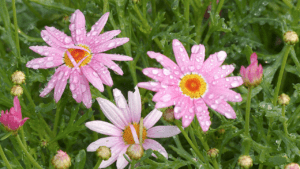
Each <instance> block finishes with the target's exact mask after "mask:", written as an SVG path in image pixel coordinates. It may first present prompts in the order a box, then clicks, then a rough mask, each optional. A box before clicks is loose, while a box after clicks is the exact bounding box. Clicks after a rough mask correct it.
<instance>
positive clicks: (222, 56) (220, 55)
mask: <svg viewBox="0 0 300 169" xmlns="http://www.w3.org/2000/svg"><path fill="white" fill-rule="evenodd" d="M217 57H218V61H224V60H225V58H226V57H227V54H226V52H225V51H220V52H219V53H218V56H217Z"/></svg>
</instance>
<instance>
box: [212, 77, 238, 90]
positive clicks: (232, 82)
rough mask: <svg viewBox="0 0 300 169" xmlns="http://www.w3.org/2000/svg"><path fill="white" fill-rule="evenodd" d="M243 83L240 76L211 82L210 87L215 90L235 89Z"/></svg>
mask: <svg viewBox="0 0 300 169" xmlns="http://www.w3.org/2000/svg"><path fill="white" fill-rule="evenodd" d="M243 83H244V82H243V79H242V78H241V77H240V76H232V77H225V78H220V79H217V80H214V81H212V85H213V86H214V87H217V88H235V87H238V86H241V85H242V84H243Z"/></svg>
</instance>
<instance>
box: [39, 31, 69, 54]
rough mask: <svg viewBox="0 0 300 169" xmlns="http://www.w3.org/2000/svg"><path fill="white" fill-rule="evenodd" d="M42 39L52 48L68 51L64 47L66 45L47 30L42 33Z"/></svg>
mask: <svg viewBox="0 0 300 169" xmlns="http://www.w3.org/2000/svg"><path fill="white" fill-rule="evenodd" d="M41 37H42V38H43V40H44V41H45V42H46V43H47V44H48V45H49V46H51V47H54V48H58V49H61V50H64V49H66V48H65V47H64V46H65V44H64V43H62V42H61V41H60V40H58V39H57V38H56V37H54V36H53V35H52V34H51V33H50V32H48V31H47V30H42V31H41Z"/></svg>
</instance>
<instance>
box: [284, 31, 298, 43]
mask: <svg viewBox="0 0 300 169" xmlns="http://www.w3.org/2000/svg"><path fill="white" fill-rule="evenodd" d="M283 40H284V41H285V43H287V44H289V45H295V44H296V43H297V42H298V41H299V38H298V35H297V33H296V32H294V31H287V32H285V33H284V35H283Z"/></svg>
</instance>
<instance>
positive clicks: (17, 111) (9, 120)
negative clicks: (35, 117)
mask: <svg viewBox="0 0 300 169" xmlns="http://www.w3.org/2000/svg"><path fill="white" fill-rule="evenodd" d="M28 119H29V118H28V117H26V118H24V119H22V113H21V105H20V102H19V99H18V97H17V96H16V97H15V98H14V107H12V108H11V109H10V110H9V111H8V110H6V111H5V113H4V111H3V110H2V111H1V117H0V123H2V124H3V125H4V127H5V128H6V129H7V130H8V131H15V132H17V131H18V129H19V128H20V127H21V126H23V125H24V123H25V121H26V120H28Z"/></svg>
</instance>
